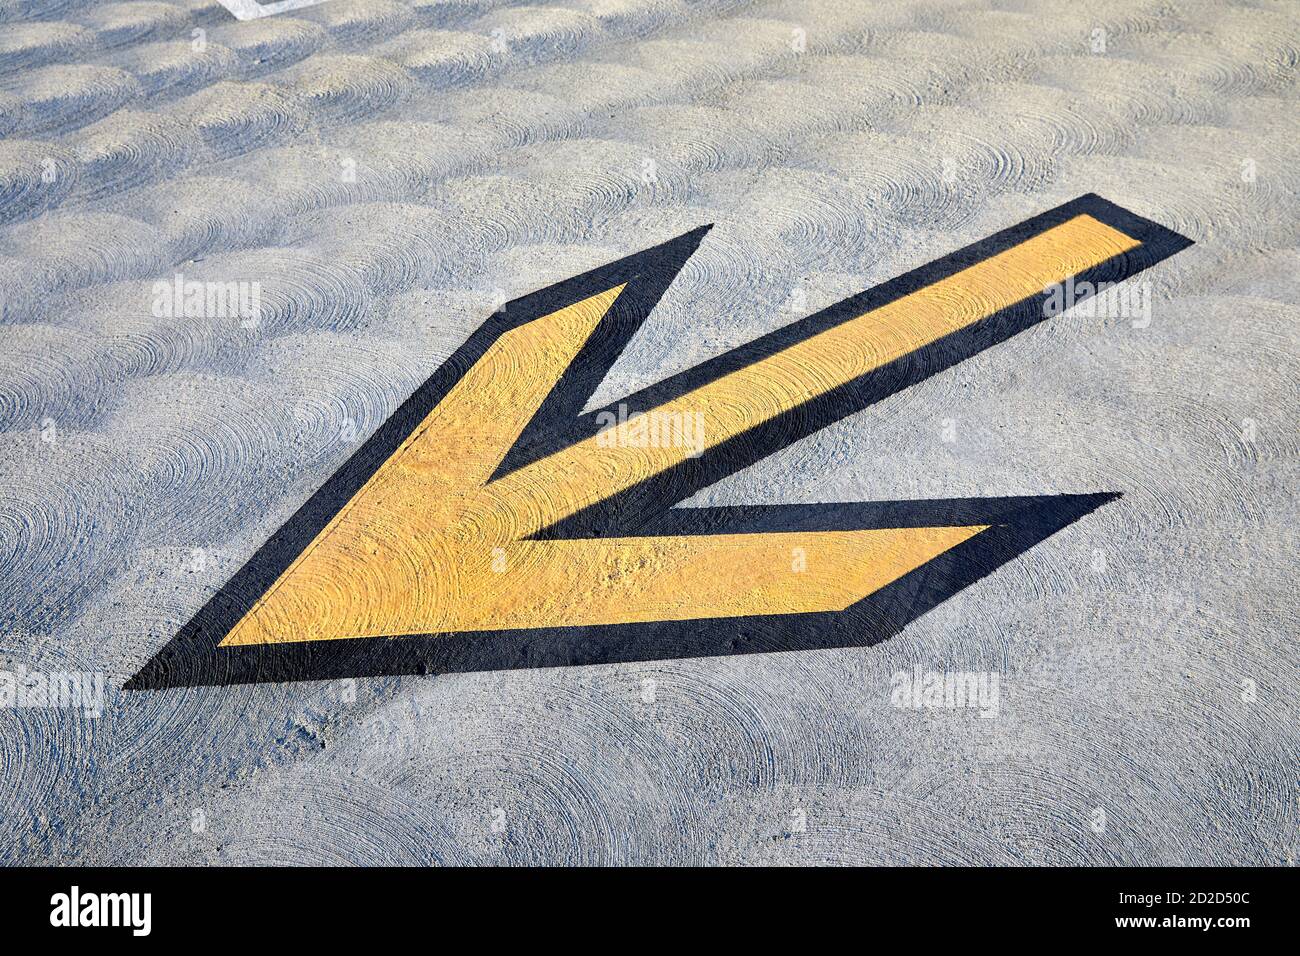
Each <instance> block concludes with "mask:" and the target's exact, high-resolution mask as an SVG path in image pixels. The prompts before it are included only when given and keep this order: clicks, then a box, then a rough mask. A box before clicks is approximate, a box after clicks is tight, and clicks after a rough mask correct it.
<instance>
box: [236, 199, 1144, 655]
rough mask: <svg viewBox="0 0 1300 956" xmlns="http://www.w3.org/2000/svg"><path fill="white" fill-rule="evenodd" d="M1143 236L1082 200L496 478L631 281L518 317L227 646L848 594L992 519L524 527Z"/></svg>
mask: <svg viewBox="0 0 1300 956" xmlns="http://www.w3.org/2000/svg"><path fill="white" fill-rule="evenodd" d="M1137 245H1139V243H1138V242H1137V240H1134V239H1132V238H1130V237H1129V236H1127V235H1125V234H1124V233H1122V232H1120V231H1118V230H1116V229H1114V228H1112V227H1110V226H1108V225H1106V224H1104V223H1102V222H1101V221H1099V220H1097V219H1095V218H1093V217H1092V216H1089V215H1079V216H1076V217H1074V218H1072V219H1069V220H1067V221H1065V222H1063V223H1061V224H1060V225H1057V226H1054V227H1052V228H1050V229H1047V230H1046V231H1044V232H1041V233H1039V234H1037V235H1035V236H1033V237H1032V238H1029V239H1026V240H1025V241H1024V242H1022V243H1021V244H1019V245H1016V246H1013V247H1011V248H1009V249H1007V250H1005V251H1003V252H1001V253H999V254H997V255H994V256H991V257H989V258H987V259H984V260H983V261H981V262H979V263H976V264H975V265H972V266H970V267H968V268H966V269H964V270H962V271H960V272H956V273H954V274H952V275H950V276H948V277H947V278H945V279H942V280H940V281H938V282H935V283H933V284H932V285H929V286H926V287H925V288H922V289H920V290H918V291H916V292H913V293H911V294H910V295H907V296H904V297H902V298H899V299H896V300H894V301H893V302H890V303H888V304H886V305H883V306H880V307H879V308H876V309H873V310H871V311H869V312H866V313H864V314H863V315H860V316H858V317H857V318H854V319H850V320H849V321H846V322H843V323H841V324H839V325H837V326H835V327H833V328H830V329H827V330H825V331H823V332H821V333H819V334H816V335H813V336H811V337H809V338H807V339H804V340H802V341H800V342H796V343H794V344H792V345H790V346H789V347H787V348H785V349H783V350H781V351H779V352H776V353H775V354H772V355H770V356H768V357H766V358H763V359H761V360H758V361H755V362H753V363H752V364H750V365H749V366H747V367H745V368H741V369H737V370H736V371H733V372H730V373H729V374H726V375H723V376H720V377H719V378H717V379H715V380H714V381H712V382H709V383H708V384H705V385H702V386H700V387H698V388H695V389H693V390H691V391H689V392H686V393H685V394H683V395H680V396H678V397H677V398H675V399H673V400H671V401H669V402H666V403H665V404H663V405H661V406H659V407H658V408H656V409H653V410H651V411H649V412H646V413H645V415H644V416H639V417H638V419H634V420H632V421H630V422H627V423H624V424H621V425H618V426H616V429H615V431H614V433H612V434H604V435H596V436H593V437H590V438H587V439H584V440H582V441H579V442H577V443H576V444H573V445H572V446H570V447H568V448H564V449H562V450H560V451H557V452H554V453H553V454H550V455H548V456H547V457H545V458H542V459H541V460H539V461H535V462H533V463H531V464H529V465H526V466H524V467H522V468H519V469H518V470H515V471H512V472H510V473H508V474H506V475H504V476H502V477H499V478H497V479H495V480H492V478H491V476H492V475H493V473H494V471H495V469H496V468H497V466H498V465H499V464H500V463H501V461H502V459H503V458H504V456H505V455H506V452H507V451H508V450H509V449H510V447H511V446H512V445H513V444H514V442H515V440H516V439H517V438H518V437H519V435H520V434H521V432H522V431H523V430H524V428H525V427H526V425H527V424H528V422H529V421H530V420H531V419H532V417H533V415H534V414H535V413H536V412H537V410H538V408H539V407H540V406H541V404H542V402H543V401H544V400H545V398H546V396H547V395H548V394H549V393H550V391H551V390H552V388H553V387H554V385H555V383H556V381H557V380H558V379H559V377H560V376H561V375H562V374H563V372H564V371H565V369H566V368H568V366H569V364H570V363H571V362H572V361H573V358H574V356H575V355H576V354H577V353H578V351H579V350H580V349H581V348H582V346H583V344H584V343H585V342H586V341H587V339H588V336H590V334H591V332H592V331H593V329H594V328H595V327H596V325H597V323H599V321H600V319H601V317H602V316H603V315H604V314H605V313H606V311H607V310H608V309H609V308H610V306H611V305H612V304H613V303H614V301H615V299H616V298H617V297H618V296H619V294H620V293H621V292H622V289H623V286H616V287H614V288H611V289H608V290H607V291H604V292H602V293H600V294H598V295H593V296H591V297H590V298H588V299H585V300H583V301H581V302H577V303H575V304H573V305H570V306H568V307H566V308H562V309H559V310H558V311H555V312H552V313H551V314H549V315H545V316H542V317H540V318H537V319H535V320H533V321H531V322H528V323H526V324H524V325H521V326H519V327H517V328H514V329H512V330H510V331H508V332H505V333H504V334H502V335H501V336H500V337H499V338H498V339H497V340H496V341H495V342H494V343H493V344H492V345H491V347H489V348H488V350H487V351H486V352H485V353H484V354H483V356H482V357H481V358H480V359H479V360H478V362H476V363H475V364H474V365H473V366H472V367H471V368H470V369H469V371H468V372H467V373H466V374H465V375H464V376H463V377H462V378H461V379H460V381H459V382H457V383H456V384H455V385H454V386H453V387H452V388H451V390H450V391H449V392H448V393H447V394H446V396H445V397H444V398H443V399H442V401H441V402H440V403H439V404H438V405H437V406H436V407H434V408H433V409H432V411H430V412H429V414H428V415H427V416H426V417H425V419H424V420H423V421H422V422H421V423H420V425H419V426H418V427H417V428H416V429H415V430H414V431H413V432H412V433H411V434H410V436H409V437H408V438H407V439H406V440H405V441H404V442H403V443H402V445H401V446H400V447H399V448H398V449H397V450H396V452H394V454H393V455H392V456H390V457H389V459H388V460H387V461H385V462H384V463H383V464H382V465H381V466H380V467H379V469H378V470H377V471H376V472H375V473H374V474H373V475H372V476H371V477H370V479H369V481H367V482H366V483H365V485H364V486H362V487H361V488H360V489H359V490H358V491H357V493H356V494H355V495H353V497H352V499H351V500H350V501H349V502H348V503H347V505H345V506H344V507H343V508H342V509H341V510H340V511H339V512H338V513H337V514H336V515H335V516H334V518H333V520H331V521H330V522H329V523H328V524H327V525H326V526H325V527H324V528H323V529H322V530H321V531H320V533H319V534H317V536H316V537H315V539H314V540H313V541H312V543H311V544H310V545H309V546H308V547H307V548H306V549H305V550H304V551H303V552H302V553H301V555H299V557H298V558H297V560H295V561H294V562H293V563H292V564H291V565H290V566H289V567H288V568H287V569H285V571H284V572H283V573H282V574H281V575H280V577H279V578H278V580H276V582H275V583H274V585H272V586H271V587H270V588H269V589H268V590H267V591H266V593H265V594H264V595H263V596H262V598H261V599H260V600H259V601H258V602H257V603H256V604H254V605H253V606H252V607H251V608H250V609H249V610H248V612H247V613H246V614H245V615H244V616H243V618H242V619H241V620H240V621H239V622H238V624H236V625H235V627H234V628H232V629H231V630H230V632H229V634H227V635H226V637H225V639H224V640H223V641H222V642H221V646H223V647H231V646H240V645H243V646H247V645H259V644H278V643H286V642H301V641H325V640H333V639H338V638H365V637H384V636H399V635H407V634H440V633H449V632H456V631H492V630H502V629H512V628H539V627H555V626H568V625H591V624H620V623H633V622H642V621H668V620H689V619H697V618H718V617H738V616H746V615H770V614H796V613H803V612H816V611H831V610H839V609H842V608H846V607H848V606H849V605H851V604H853V603H855V602H857V601H859V600H861V599H862V598H863V597H865V596H867V595H869V594H871V593H873V592H874V591H876V590H877V589H879V588H881V587H884V586H885V585H887V584H889V583H890V582H892V581H895V580H897V579H898V578H899V577H901V576H903V575H904V574H907V573H908V572H910V571H912V570H914V569H915V568H918V567H920V566H921V565H923V564H925V563H926V562H928V561H930V560H932V559H933V558H935V557H937V556H938V555H940V554H942V553H943V552H945V551H947V550H949V549H950V548H953V547H955V546H956V545H958V544H960V543H961V542H963V541H965V540H967V539H969V538H971V537H973V536H975V535H977V534H979V533H980V532H981V531H983V530H984V529H985V528H986V527H987V526H986V525H968V526H957V527H931V528H897V529H872V530H854V531H818V532H803V531H801V532H789V533H787V532H762V533H752V534H721V535H706V534H700V535H682V536H664V537H641V538H595V539H575V540H531V536H533V535H535V534H536V533H537V532H538V531H540V530H542V529H544V528H546V527H548V526H550V525H553V524H555V523H556V522H558V521H560V520H562V519H564V518H566V517H568V516H570V515H573V514H575V513H576V512H578V511H579V510H581V509H583V508H585V507H588V506H590V505H593V504H595V503H597V502H600V501H603V500H605V499H607V498H609V497H611V496H613V495H615V494H617V493H619V492H621V491H624V490H626V489H628V488H631V487H633V486H635V485H637V484H639V483H641V482H643V481H645V480H647V479H649V478H652V477H654V476H655V475H658V474H661V473H663V472H664V471H666V470H668V469H670V468H673V467H675V466H676V465H678V464H680V463H681V462H682V461H683V460H684V459H685V458H686V457H688V456H690V455H693V454H698V453H699V452H701V451H703V450H707V449H709V448H713V447H716V446H717V445H719V444H721V443H723V442H725V441H728V440H729V439H732V438H735V437H736V436H738V435H742V434H743V433H745V432H746V431H748V430H749V429H752V428H755V427H757V426H759V425H762V424H763V423H764V422H767V421H770V420H771V419H772V418H774V417H775V416H778V415H781V414H783V413H786V412H788V411H790V410H792V409H795V408H797V407H799V406H800V405H802V404H804V403H806V402H809V401H811V400H813V399H816V398H817V397H819V396H822V395H825V394H826V393H827V392H829V391H830V390H832V389H835V388H838V387H840V386H843V385H845V384H847V383H849V382H852V381H853V380H855V379H857V378H859V377H860V376H862V375H864V374H866V373H868V372H870V371H872V370H873V369H876V368H879V367H881V366H883V365H885V364H887V363H889V362H892V361H894V360H896V359H898V358H901V357H903V356H905V355H907V354H909V353H911V352H913V351H915V350H917V349H919V348H922V347H924V346H926V345H928V344H931V343H933V342H935V341H936V340H938V339H940V338H942V337H943V336H945V335H948V334H950V333H953V332H956V331H959V330H961V329H963V328H965V327H967V326H969V325H971V324H973V323H975V322H978V321H980V320H981V319H983V318H986V317H988V316H990V315H992V314H994V313H996V312H998V311H1000V310H1002V309H1005V308H1008V307H1010V306H1012V305H1015V304H1016V303H1018V302H1021V301H1023V300H1025V299H1027V298H1029V297H1031V296H1034V295H1037V294H1039V293H1041V292H1042V291H1043V290H1044V288H1045V287H1047V286H1050V285H1053V284H1055V283H1058V282H1062V281H1064V280H1065V279H1066V278H1068V277H1070V276H1073V275H1077V274H1079V273H1081V272H1084V271H1086V270H1088V269H1090V268H1092V267H1094V266H1097V265H1099V264H1101V263H1102V262H1105V261H1106V260H1108V259H1110V258H1111V257H1113V256H1116V255H1118V254H1120V253H1123V252H1125V251H1127V250H1130V249H1132V248H1134V247H1136V246H1137ZM651 421H670V422H672V421H677V422H680V421H691V422H699V423H701V424H702V429H701V433H700V434H698V435H696V436H695V438H696V439H697V440H695V441H691V442H672V441H669V442H662V441H660V442H646V441H639V440H632V437H631V436H632V435H634V434H640V435H644V434H646V432H647V430H648V428H649V425H648V423H649V422H651Z"/></svg>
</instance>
